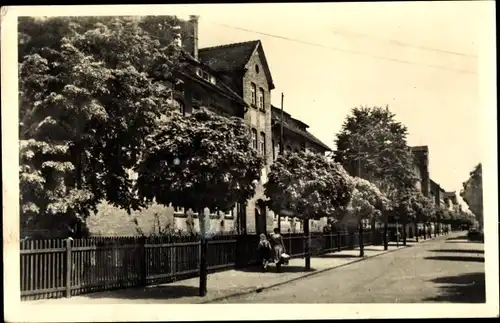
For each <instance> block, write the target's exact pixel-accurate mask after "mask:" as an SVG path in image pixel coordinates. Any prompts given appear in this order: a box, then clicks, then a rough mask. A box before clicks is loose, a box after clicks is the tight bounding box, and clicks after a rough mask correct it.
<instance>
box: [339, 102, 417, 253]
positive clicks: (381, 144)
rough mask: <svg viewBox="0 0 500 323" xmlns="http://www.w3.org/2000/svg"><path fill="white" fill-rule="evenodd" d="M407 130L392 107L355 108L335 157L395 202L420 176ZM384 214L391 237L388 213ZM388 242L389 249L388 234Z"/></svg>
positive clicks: (385, 223)
mask: <svg viewBox="0 0 500 323" xmlns="http://www.w3.org/2000/svg"><path fill="white" fill-rule="evenodd" d="M407 134H408V130H407V128H406V127H405V126H404V125H403V124H401V123H400V122H399V121H397V120H396V119H395V115H394V114H393V113H391V112H390V111H389V108H388V107H385V108H382V107H360V108H354V109H353V110H352V112H351V114H350V115H348V116H347V118H346V120H345V121H344V123H343V125H342V128H341V130H340V132H339V133H338V134H337V138H336V140H335V143H336V145H337V151H336V152H335V154H334V159H335V161H337V162H338V163H340V164H341V165H342V166H343V167H344V168H345V169H346V170H347V171H348V172H349V174H351V175H356V176H358V177H362V178H365V179H368V180H369V181H370V182H372V183H374V184H375V185H377V187H378V188H379V189H380V190H381V191H382V193H383V194H384V195H385V196H386V197H387V198H389V199H390V200H391V201H392V203H394V204H395V203H397V199H398V195H399V194H400V192H402V191H406V190H408V189H412V188H413V187H414V186H415V183H416V180H417V177H416V175H415V173H414V157H413V154H412V152H411V150H410V149H409V147H408V145H407V140H406V137H407ZM386 212H388V211H386ZM383 218H384V220H385V222H384V233H385V234H384V236H385V237H387V219H388V214H387V213H385V214H384V217H383ZM384 245H385V249H387V239H386V238H385V239H384Z"/></svg>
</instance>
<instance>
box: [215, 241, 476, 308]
mask: <svg viewBox="0 0 500 323" xmlns="http://www.w3.org/2000/svg"><path fill="white" fill-rule="evenodd" d="M462 235H463V233H462ZM368 248H369V247H368ZM484 272H485V269H484V245H483V244H482V243H473V242H468V241H467V240H465V239H464V238H462V237H460V236H459V235H456V234H454V235H451V236H443V237H439V238H438V239H437V240H431V241H427V242H423V243H419V244H413V245H412V246H411V247H408V248H405V249H402V250H399V251H397V252H392V253H387V254H384V255H381V256H379V257H374V258H370V259H367V260H365V261H362V262H358V263H353V264H351V265H349V266H345V267H340V268H337V269H334V270H332V271H328V272H325V273H322V274H319V275H316V276H312V277H309V278H305V279H302V280H298V281H295V282H291V283H289V284H286V285H282V286H279V287H276V288H273V289H269V290H264V291H262V292H260V293H253V294H249V295H244V296H240V297H234V298H231V299H226V300H222V301H220V302H219V303H418V302H454V303H456V302H462V303H479V302H485V291H484V288H485V283H484Z"/></svg>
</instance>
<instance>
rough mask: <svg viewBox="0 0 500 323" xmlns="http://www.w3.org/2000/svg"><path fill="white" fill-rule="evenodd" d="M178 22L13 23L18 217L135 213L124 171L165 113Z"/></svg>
mask: <svg viewBox="0 0 500 323" xmlns="http://www.w3.org/2000/svg"><path fill="white" fill-rule="evenodd" d="M176 25H177V18H175V17H170V16H163V17H161V19H160V18H159V17H144V18H137V17H52V18H31V17H21V18H19V25H18V33H19V98H20V108H19V118H20V124H19V133H20V165H21V167H20V181H21V184H20V188H21V213H22V215H23V216H27V217H30V216H33V215H36V214H48V213H53V214H63V213H68V212H70V213H74V214H76V215H78V216H80V217H85V216H86V215H88V214H89V212H90V211H91V210H95V206H96V205H97V203H98V202H99V201H100V200H103V199H105V200H108V201H109V202H110V203H112V204H113V205H116V206H119V207H123V208H125V209H127V210H129V211H130V209H136V208H138V207H139V206H140V203H138V200H137V199H135V195H134V193H133V191H132V189H131V188H132V181H131V180H130V179H129V176H128V173H127V170H128V169H129V168H132V167H133V166H134V165H135V164H136V163H137V161H138V160H139V157H140V154H141V152H142V150H143V149H144V147H145V141H144V138H145V137H146V136H147V134H149V133H151V132H152V131H153V129H155V128H156V123H157V119H158V117H159V116H160V115H161V114H162V113H165V112H166V111H167V110H168V104H167V99H168V94H169V93H168V92H169V90H168V89H167V88H165V86H164V85H163V83H162V82H159V81H158V78H162V79H164V78H168V77H170V76H172V71H173V70H174V69H175V68H176V67H177V66H178V64H179V60H178V58H179V53H180V48H179V47H178V45H177V44H176V42H175V39H176V38H177V36H176V33H177V31H176Z"/></svg>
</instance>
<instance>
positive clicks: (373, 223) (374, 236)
mask: <svg viewBox="0 0 500 323" xmlns="http://www.w3.org/2000/svg"><path fill="white" fill-rule="evenodd" d="M370 222H371V223H370V230H371V232H372V244H373V245H377V244H378V242H377V241H378V239H377V237H376V231H375V217H372V219H371V221H370Z"/></svg>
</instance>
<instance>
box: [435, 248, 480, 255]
mask: <svg viewBox="0 0 500 323" xmlns="http://www.w3.org/2000/svg"><path fill="white" fill-rule="evenodd" d="M429 251H430V252H450V253H473V254H474V253H475V254H484V250H477V249H476V250H473V249H469V250H467V249H435V250H429Z"/></svg>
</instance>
